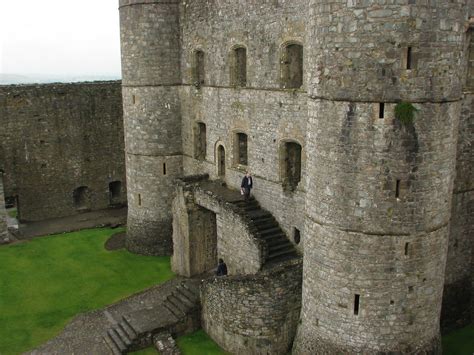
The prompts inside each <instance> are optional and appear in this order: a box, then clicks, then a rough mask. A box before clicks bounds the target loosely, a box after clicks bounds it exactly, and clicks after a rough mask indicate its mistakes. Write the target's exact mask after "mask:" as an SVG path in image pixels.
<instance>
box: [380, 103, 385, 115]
mask: <svg viewBox="0 0 474 355" xmlns="http://www.w3.org/2000/svg"><path fill="white" fill-rule="evenodd" d="M384 117H385V103H383V102H380V103H379V118H384Z"/></svg>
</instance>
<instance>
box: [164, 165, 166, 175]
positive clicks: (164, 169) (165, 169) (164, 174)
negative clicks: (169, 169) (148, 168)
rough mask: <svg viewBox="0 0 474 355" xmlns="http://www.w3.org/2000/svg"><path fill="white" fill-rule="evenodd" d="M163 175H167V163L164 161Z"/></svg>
mask: <svg viewBox="0 0 474 355" xmlns="http://www.w3.org/2000/svg"><path fill="white" fill-rule="evenodd" d="M163 175H166V163H163Z"/></svg>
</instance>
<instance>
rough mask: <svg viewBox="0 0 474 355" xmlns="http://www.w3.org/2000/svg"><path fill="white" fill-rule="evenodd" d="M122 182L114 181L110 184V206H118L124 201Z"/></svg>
mask: <svg viewBox="0 0 474 355" xmlns="http://www.w3.org/2000/svg"><path fill="white" fill-rule="evenodd" d="M121 199H122V182H121V181H112V182H110V183H109V204H110V205H117V204H120V203H121V202H122V201H121Z"/></svg>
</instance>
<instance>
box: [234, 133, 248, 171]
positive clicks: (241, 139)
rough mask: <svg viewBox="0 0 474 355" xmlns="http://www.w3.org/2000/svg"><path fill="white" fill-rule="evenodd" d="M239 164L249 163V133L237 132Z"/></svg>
mask: <svg viewBox="0 0 474 355" xmlns="http://www.w3.org/2000/svg"><path fill="white" fill-rule="evenodd" d="M237 164H240V165H247V164H248V151H247V135H246V134H245V133H237Z"/></svg>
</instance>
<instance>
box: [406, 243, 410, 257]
mask: <svg viewBox="0 0 474 355" xmlns="http://www.w3.org/2000/svg"><path fill="white" fill-rule="evenodd" d="M409 245H410V243H405V255H408V246H409Z"/></svg>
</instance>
